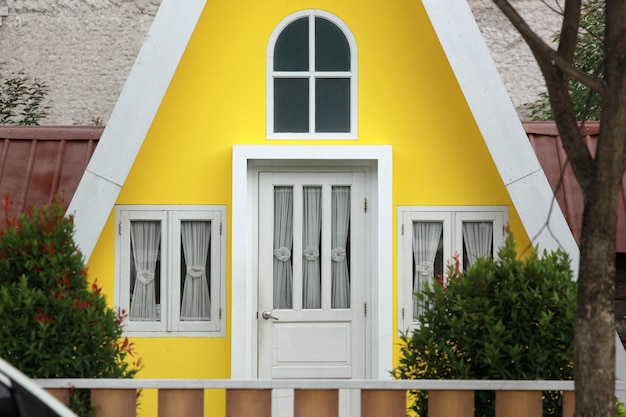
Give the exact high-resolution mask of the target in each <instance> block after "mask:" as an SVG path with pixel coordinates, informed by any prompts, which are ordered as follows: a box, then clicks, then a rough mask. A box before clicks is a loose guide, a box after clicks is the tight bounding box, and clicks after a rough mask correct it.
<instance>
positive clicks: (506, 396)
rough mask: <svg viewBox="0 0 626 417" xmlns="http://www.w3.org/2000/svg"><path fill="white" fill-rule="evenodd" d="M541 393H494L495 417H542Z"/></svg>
mask: <svg viewBox="0 0 626 417" xmlns="http://www.w3.org/2000/svg"><path fill="white" fill-rule="evenodd" d="M542 416H543V399H542V393H541V391H496V417H542Z"/></svg>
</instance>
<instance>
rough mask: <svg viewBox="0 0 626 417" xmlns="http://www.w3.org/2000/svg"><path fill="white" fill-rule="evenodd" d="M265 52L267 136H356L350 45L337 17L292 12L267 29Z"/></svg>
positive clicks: (353, 62) (352, 48) (354, 74)
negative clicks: (267, 39) (271, 29)
mask: <svg viewBox="0 0 626 417" xmlns="http://www.w3.org/2000/svg"><path fill="white" fill-rule="evenodd" d="M267 56H268V58H267V136H268V138H272V139H308V138H310V139H354V138H356V109H357V100H356V93H357V91H356V90H357V71H356V70H357V59H356V57H357V54H356V43H355V41H354V38H353V36H352V33H351V32H350V30H349V29H348V27H347V26H346V25H345V24H344V23H343V22H342V21H341V20H339V19H338V18H337V17H336V16H333V15H331V14H330V13H327V12H324V11H321V10H303V11H300V12H298V13H295V14H293V15H291V16H289V17H287V18H285V19H284V20H283V21H282V22H281V23H280V24H279V25H278V26H277V27H276V29H275V30H274V32H273V33H272V36H271V38H270V42H269V45H268V53H267Z"/></svg>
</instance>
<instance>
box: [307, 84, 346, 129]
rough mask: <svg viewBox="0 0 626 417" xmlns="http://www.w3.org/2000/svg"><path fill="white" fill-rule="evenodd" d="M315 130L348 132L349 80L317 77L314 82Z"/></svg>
mask: <svg viewBox="0 0 626 417" xmlns="http://www.w3.org/2000/svg"><path fill="white" fill-rule="evenodd" d="M315 130H316V131H317V132H350V80H349V79H348V78H318V79H317V80H316V83H315Z"/></svg>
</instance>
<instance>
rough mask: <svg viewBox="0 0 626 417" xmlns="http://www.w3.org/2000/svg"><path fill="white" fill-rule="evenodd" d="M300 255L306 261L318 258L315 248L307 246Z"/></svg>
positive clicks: (317, 251)
mask: <svg viewBox="0 0 626 417" xmlns="http://www.w3.org/2000/svg"><path fill="white" fill-rule="evenodd" d="M302 254H303V255H304V257H305V258H306V260H307V261H315V260H317V259H318V258H319V257H320V251H319V250H318V249H317V248H316V247H315V246H307V247H306V249H305V250H303V251H302Z"/></svg>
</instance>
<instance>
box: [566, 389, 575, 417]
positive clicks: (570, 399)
mask: <svg viewBox="0 0 626 417" xmlns="http://www.w3.org/2000/svg"><path fill="white" fill-rule="evenodd" d="M575 408H576V392H575V391H563V417H574V409H575Z"/></svg>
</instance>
